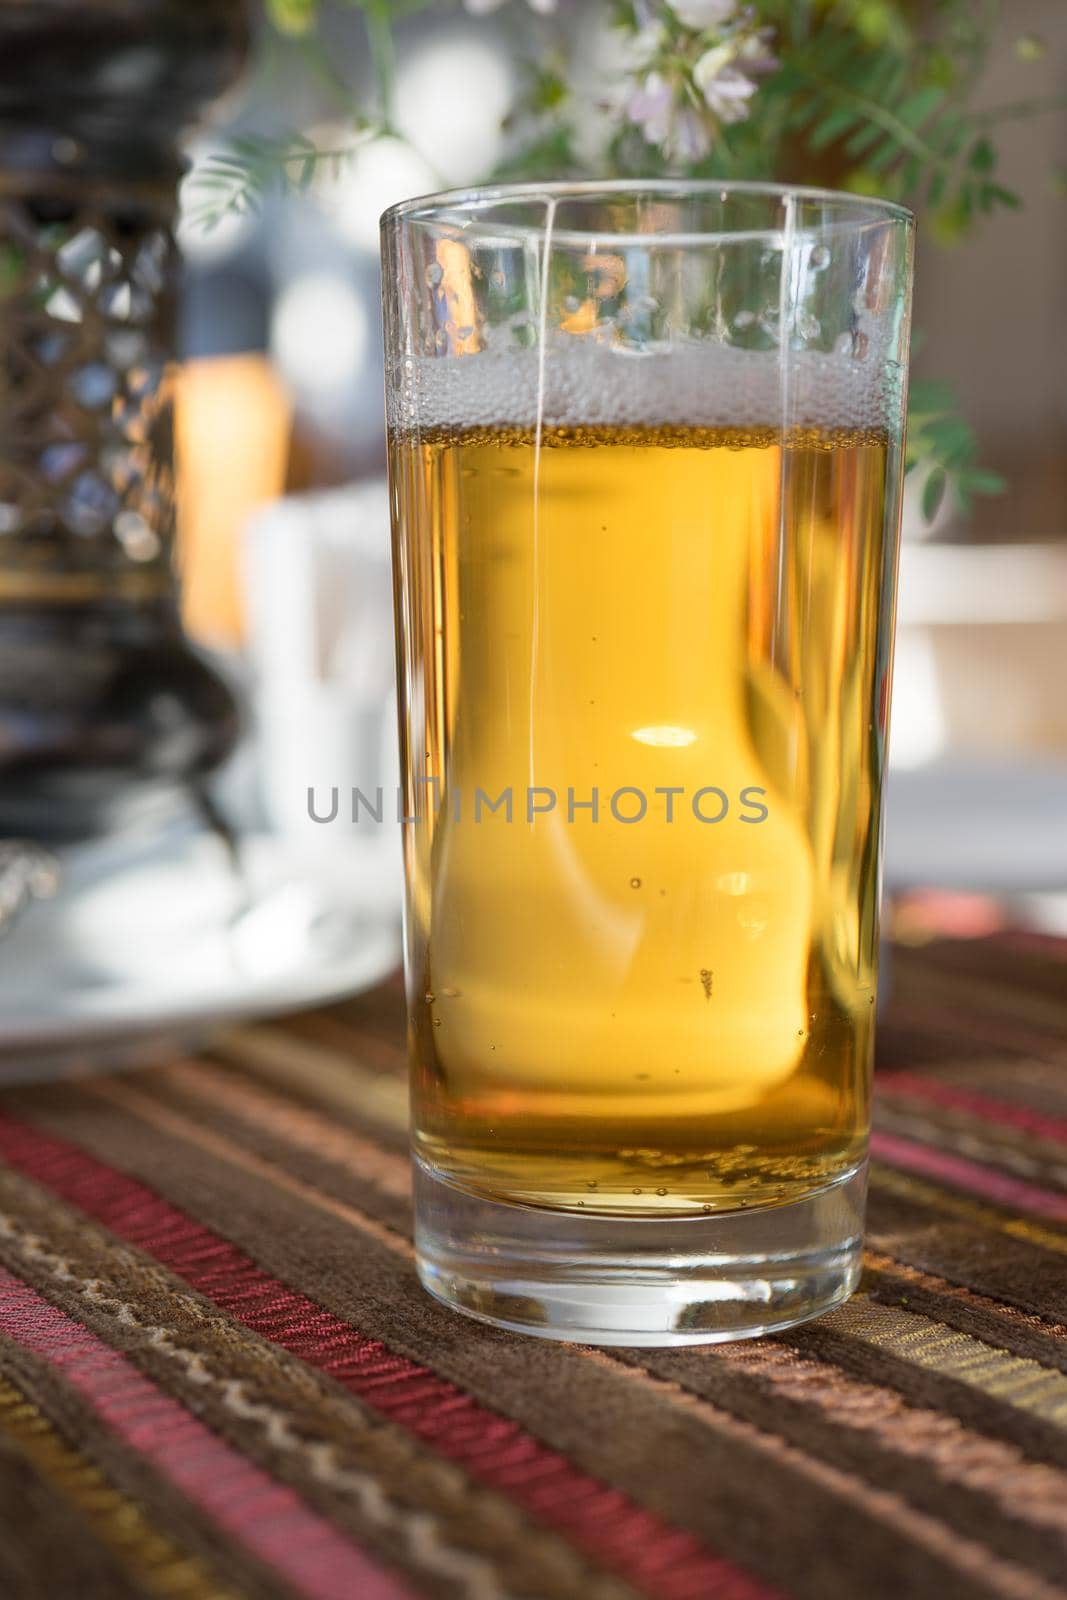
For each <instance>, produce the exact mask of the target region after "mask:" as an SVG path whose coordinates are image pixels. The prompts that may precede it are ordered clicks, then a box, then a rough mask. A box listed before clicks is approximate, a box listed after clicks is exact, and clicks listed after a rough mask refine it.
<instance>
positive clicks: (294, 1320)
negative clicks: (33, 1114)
mask: <svg viewBox="0 0 1067 1600" xmlns="http://www.w3.org/2000/svg"><path fill="white" fill-rule="evenodd" d="M0 1156H2V1157H3V1158H4V1159H6V1160H7V1161H8V1162H10V1163H11V1164H12V1165H13V1166H16V1167H18V1168H19V1169H20V1170H21V1171H23V1172H25V1173H26V1174H27V1175H28V1176H30V1177H32V1178H34V1179H35V1180H36V1181H37V1182H39V1183H41V1184H43V1185H44V1186H45V1187H46V1188H48V1189H51V1190H52V1192H53V1193H54V1194H56V1195H58V1196H60V1198H62V1199H63V1200H66V1201H68V1202H70V1203H71V1204H72V1205H74V1206H77V1207H78V1208H79V1209H80V1210H82V1211H84V1212H86V1213H87V1214H88V1215H89V1216H91V1217H93V1218H95V1219H96V1220H97V1221H98V1222H101V1223H103V1224H104V1226H105V1227H107V1228H109V1229H110V1230H111V1231H112V1233H115V1234H118V1235H119V1237H120V1238H122V1239H125V1240H126V1241H127V1242H128V1243H129V1244H132V1245H136V1246H137V1248H138V1249H140V1250H143V1251H145V1252H146V1253H147V1254H148V1255H151V1256H154V1257H155V1259H156V1260H157V1261H159V1262H160V1263H161V1264H162V1265H164V1266H166V1267H167V1268H169V1269H170V1271H172V1272H174V1273H175V1274H176V1275H177V1276H178V1277H181V1278H184V1279H185V1281H186V1282H187V1283H188V1284H190V1285H191V1286H192V1287H193V1288H194V1289H196V1290H198V1291H199V1292H200V1293H201V1294H203V1295H204V1296H206V1298H207V1299H209V1300H212V1301H214V1303H215V1304H216V1305H217V1306H218V1307H219V1308H220V1309H221V1310H223V1311H225V1312H226V1313H227V1314H228V1315H230V1316H232V1317H233V1318H235V1320H237V1321H239V1322H242V1323H243V1324H244V1325H245V1327H247V1328H251V1329H252V1330H253V1331H254V1332H256V1333H258V1334H261V1335H262V1336H263V1337H264V1338H266V1339H269V1340H271V1341H272V1342H273V1343H274V1344H278V1345H281V1346H282V1348H283V1349H285V1350H288V1351H289V1353H290V1354H291V1355H294V1356H297V1357H298V1358H299V1359H300V1360H301V1361H303V1362H305V1363H306V1364H307V1365H308V1366H310V1367H314V1368H316V1369H317V1370H318V1371H320V1372H324V1373H326V1374H327V1375H328V1376H329V1377H330V1378H332V1379H333V1380H334V1381H335V1382H337V1383H339V1384H341V1385H342V1386H343V1387H344V1388H346V1389H348V1390H349V1391H350V1392H351V1393H353V1394H355V1395H357V1396H358V1397H359V1398H360V1399H361V1400H362V1401H363V1402H364V1403H365V1404H366V1405H368V1406H370V1407H371V1408H372V1409H373V1410H375V1411H377V1412H379V1413H380V1414H381V1415H382V1416H385V1417H388V1418H389V1419H390V1421H392V1422H395V1423H397V1424H399V1425H400V1426H402V1427H404V1428H406V1429H407V1430H408V1431H409V1432H410V1433H412V1434H414V1435H415V1436H416V1437H417V1438H419V1439H422V1440H424V1441H425V1442H426V1443H428V1444H430V1445H432V1447H433V1448H434V1449H435V1450H436V1451H437V1452H438V1454H440V1455H442V1456H445V1457H447V1458H448V1459H449V1460H451V1461H455V1462H456V1463H458V1464H459V1465H460V1466H462V1467H463V1468H464V1469H465V1470H466V1471H467V1472H468V1473H469V1474H470V1475H471V1476H472V1477H474V1478H477V1479H479V1480H480V1481H482V1482H483V1483H485V1484H486V1485H487V1486H489V1487H490V1488H492V1489H494V1490H496V1491H497V1492H499V1493H503V1494H506V1495H507V1496H508V1497H509V1498H510V1499H511V1500H512V1501H514V1502H515V1503H516V1504H517V1505H518V1506H520V1507H521V1508H522V1510H524V1511H525V1512H527V1513H529V1514H530V1515H531V1516H533V1517H535V1518H537V1519H538V1520H540V1521H541V1522H543V1523H545V1524H546V1525H548V1526H549V1527H551V1528H553V1529H555V1530H556V1531H557V1532H559V1533H562V1534H563V1535H565V1536H566V1537H567V1538H568V1539H569V1540H570V1541H571V1542H572V1543H573V1544H574V1545H576V1546H577V1547H579V1548H580V1549H582V1550H584V1551H586V1552H587V1553H588V1554H589V1555H591V1556H592V1557H593V1558H594V1559H595V1560H596V1561H598V1562H599V1563H600V1564H601V1565H602V1566H604V1567H605V1568H607V1569H608V1570H610V1571H614V1572H617V1573H619V1574H621V1575H622V1576H623V1577H625V1578H626V1579H627V1581H628V1582H629V1583H630V1584H631V1585H632V1586H633V1587H634V1588H637V1589H641V1590H644V1592H645V1593H646V1594H649V1595H653V1596H655V1597H656V1600H778V1591H776V1590H772V1589H771V1588H770V1587H769V1586H768V1585H766V1584H764V1583H763V1582H762V1581H760V1580H757V1579H755V1578H753V1577H751V1576H750V1575H749V1574H747V1573H745V1572H743V1571H742V1570H741V1569H740V1568H738V1567H737V1566H735V1565H734V1564H733V1563H732V1562H730V1561H727V1560H726V1559H724V1558H723V1557H720V1556H717V1555H715V1554H714V1553H713V1552H711V1551H709V1550H708V1549H707V1548H706V1546H704V1545H703V1544H702V1543H701V1542H700V1541H699V1540H698V1539H697V1538H696V1536H695V1535H693V1534H691V1533H688V1532H686V1531H685V1530H684V1529H680V1528H674V1527H672V1526H671V1525H670V1524H668V1523H665V1522H664V1521H663V1520H662V1519H661V1518H660V1517H658V1516H657V1515H656V1514H655V1513H654V1512H652V1511H648V1510H646V1509H645V1508H644V1507H643V1506H640V1505H638V1504H637V1503H636V1502H635V1501H633V1500H631V1499H630V1498H629V1497H628V1496H627V1495H625V1494H624V1493H623V1492H622V1491H621V1490H618V1489H613V1488H611V1487H610V1486H609V1485H607V1484H605V1483H602V1482H601V1481H600V1480H599V1479H597V1478H594V1477H592V1476H590V1475H589V1474H587V1473H585V1472H583V1471H582V1469H581V1468H580V1467H577V1466H576V1465H575V1464H574V1463H573V1462H572V1461H570V1460H568V1458H567V1457H566V1456H564V1455H561V1454H560V1453H559V1452H558V1451H555V1450H552V1449H550V1448H549V1447H548V1446H547V1445H544V1444H542V1443H541V1442H540V1441H539V1440H538V1439H536V1438H534V1436H533V1435H532V1434H529V1433H526V1432H525V1431H524V1430H523V1429H522V1428H521V1427H520V1425H519V1424H518V1423H517V1422H514V1421H512V1419H511V1418H509V1417H504V1416H502V1415H500V1414H498V1413H496V1412H493V1411H490V1410H488V1409H487V1408H486V1407H484V1406H482V1405H480V1404H479V1402H478V1401H476V1400H475V1399H474V1398H473V1397H472V1396H471V1395H468V1394H465V1393H464V1392H463V1391H462V1390H460V1389H458V1388H457V1387H456V1385H455V1384H452V1383H450V1382H448V1381H447V1380H446V1379H443V1378H440V1377H438V1376H437V1375H436V1374H435V1373H433V1372H431V1371H430V1369H429V1368H427V1367H423V1366H420V1365H419V1364H418V1363H417V1362H414V1361H410V1360H408V1359H407V1357H405V1356H400V1355H397V1354H395V1353H394V1352H393V1351H391V1350H390V1349H389V1348H388V1347H387V1346H386V1345H384V1344H383V1343H382V1342H381V1341H380V1340H378V1339H369V1338H366V1337H364V1336H363V1335H362V1334H360V1333H359V1332H357V1330H356V1329H355V1328H353V1327H351V1326H350V1325H349V1324H348V1323H345V1322H342V1321H341V1319H340V1318H339V1317H336V1316H334V1315H333V1313H332V1312H330V1311H327V1310H326V1309H325V1308H324V1307H323V1306H320V1305H318V1304H317V1303H316V1302H315V1301H314V1300H311V1299H309V1298H308V1297H307V1296H306V1295H303V1294H300V1293H298V1292H297V1291H295V1290H292V1289H289V1288H288V1287H287V1286H286V1285H285V1284H284V1283H282V1282H281V1280H280V1279H278V1278H274V1277H272V1276H271V1274H270V1273H268V1272H265V1271H264V1270H263V1269H262V1268H260V1267H258V1266H256V1264H255V1262H254V1261H252V1259H251V1258H250V1257H249V1256H247V1255H245V1254H244V1252H243V1251H241V1250H239V1249H238V1248H237V1246H236V1245H233V1244H231V1243H230V1242H229V1241H228V1240H226V1239H224V1238H222V1237H221V1235H219V1234H216V1233H213V1232H212V1231H211V1229H209V1228H207V1227H205V1226H203V1224H201V1223H199V1222H197V1221H196V1220H195V1219H194V1218H193V1217H191V1216H189V1215H188V1214H187V1213H186V1212H183V1211H181V1210H179V1209H178V1207H177V1206H174V1205H171V1203H170V1202H169V1201H168V1200H164V1199H163V1197H162V1196H161V1195H159V1194H157V1193H156V1192H155V1191H154V1190H152V1189H150V1188H148V1186H147V1185H146V1184H143V1183H141V1182H140V1181H139V1180H138V1179H136V1178H131V1177H128V1176H127V1175H126V1174H125V1173H122V1172H119V1171H118V1170H117V1169H115V1168H113V1167H109V1166H107V1165H105V1164H104V1163H103V1162H102V1161H98V1160H97V1159H96V1157H95V1156H92V1155H90V1154H89V1153H88V1152H87V1151H85V1150H82V1149H80V1148H79V1147H78V1146H76V1145H73V1144H70V1143H69V1142H68V1141H66V1140H64V1139H59V1138H57V1137H55V1136H54V1135H52V1134H48V1133H44V1132H43V1131H41V1130H40V1129H38V1128H35V1127H33V1126H32V1125H30V1124H28V1123H24V1122H22V1121H20V1120H18V1119H16V1118H15V1117H11V1116H7V1115H3V1114H0ZM531 1473H534V1476H530V1474H531Z"/></svg>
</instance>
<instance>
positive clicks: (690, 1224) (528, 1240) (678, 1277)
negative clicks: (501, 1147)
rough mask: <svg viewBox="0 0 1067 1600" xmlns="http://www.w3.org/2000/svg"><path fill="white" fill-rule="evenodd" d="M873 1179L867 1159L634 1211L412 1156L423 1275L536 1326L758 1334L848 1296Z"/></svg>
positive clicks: (597, 1335) (613, 1340) (534, 1330)
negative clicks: (522, 1195) (451, 1176)
mask: <svg viewBox="0 0 1067 1600" xmlns="http://www.w3.org/2000/svg"><path fill="white" fill-rule="evenodd" d="M866 1187H867V1167H866V1163H864V1164H863V1165H862V1166H860V1167H857V1168H856V1169H855V1170H854V1171H852V1172H851V1173H849V1174H847V1175H846V1176H845V1177H843V1178H840V1179H838V1181H837V1182H836V1183H834V1184H831V1185H829V1186H828V1187H827V1188H825V1189H820V1190H818V1191H817V1192H816V1193H814V1194H811V1195H808V1196H807V1197H805V1198H804V1199H803V1200H796V1201H792V1202H791V1203H789V1204H787V1205H776V1206H767V1207H764V1208H760V1209H755V1208H753V1209H751V1210H747V1211H734V1212H724V1213H721V1214H719V1215H716V1216H707V1217H664V1218H659V1217H640V1218H634V1219H632V1220H631V1219H628V1218H625V1217H603V1216H602V1217H597V1216H590V1215H586V1216H579V1215H576V1214H575V1213H574V1212H567V1211H549V1210H546V1209H542V1208H540V1207H535V1206H522V1205H510V1204H507V1203H503V1202H500V1201H495V1200H487V1199H484V1198H482V1197H480V1196H478V1195H472V1194H468V1193H466V1192H465V1191H464V1190H462V1189H457V1188H456V1187H455V1186H454V1185H453V1184H451V1183H448V1182H446V1181H445V1180H444V1179H443V1178H441V1177H440V1176H439V1175H438V1174H436V1173H435V1172H433V1171H431V1170H430V1169H429V1168H428V1167H426V1166H425V1165H424V1164H423V1163H422V1162H420V1161H418V1160H416V1162H415V1219H416V1221H415V1247H416V1255H417V1260H418V1269H419V1276H420V1278H421V1279H422V1282H423V1284H424V1285H425V1287H426V1288H427V1289H428V1290H429V1291H430V1293H431V1294H432V1295H434V1296H435V1297H436V1298H437V1299H438V1300H442V1301H444V1303H445V1304H446V1305H449V1306H452V1307H453V1308H454V1309H455V1310H456V1311H462V1312H464V1313H465V1314H466V1315H467V1316H470V1317H477V1318H478V1319H479V1320H480V1321H482V1322H491V1323H494V1324H496V1326H497V1327H501V1328H510V1329H511V1330H512V1331H514V1332H516V1333H531V1334H536V1335H537V1336H538V1337H539V1338H541V1339H569V1340H573V1341H574V1342H575V1343H578V1344H604V1345H689V1344H717V1343H719V1342H720V1341H722V1340H725V1339H751V1338H753V1337H755V1336H756V1335H757V1334H761V1333H773V1332H774V1331H775V1330H776V1329H780V1328H788V1327H791V1326H792V1325H793V1324H794V1323H797V1322H805V1321H807V1320H808V1319H809V1318H810V1317H817V1316H819V1315H820V1314H821V1313H822V1312H824V1311H829V1310H830V1308H831V1307H832V1306H836V1305H839V1304H840V1303H841V1301H842V1300H846V1299H847V1298H848V1296H849V1295H850V1294H851V1292H852V1290H853V1289H854V1287H855V1285H856V1281H857V1279H858V1277H859V1270H860V1253H861V1248H862V1233H863V1210H864V1199H865V1195H866Z"/></svg>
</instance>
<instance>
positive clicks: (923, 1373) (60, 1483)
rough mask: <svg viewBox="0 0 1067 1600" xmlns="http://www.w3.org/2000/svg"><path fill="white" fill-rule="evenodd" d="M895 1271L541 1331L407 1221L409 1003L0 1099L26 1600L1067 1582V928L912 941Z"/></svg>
mask: <svg viewBox="0 0 1067 1600" xmlns="http://www.w3.org/2000/svg"><path fill="white" fill-rule="evenodd" d="M895 956H896V959H895V961H894V964H893V981H894V996H893V1002H892V1005H891V1007H890V1011H889V1015H888V1017H887V1018H886V1021H885V1024H884V1026H883V1028H882V1031H881V1036H880V1045H879V1076H878V1084H879V1091H880V1092H879V1097H878V1102H879V1113H878V1131H877V1134H876V1137H875V1146H874V1153H875V1167H874V1173H873V1187H872V1197H871V1213H870V1234H869V1251H868V1256H867V1271H866V1275H865V1278H864V1281H863V1285H862V1288H861V1290H860V1292H859V1293H858V1294H857V1295H856V1296H855V1297H854V1299H853V1300H852V1301H851V1302H850V1303H849V1304H848V1305H847V1306H845V1307H843V1308H841V1309H840V1310H838V1311H836V1312H834V1313H832V1314H831V1315H829V1316H828V1317H826V1318H824V1319H823V1320H822V1321H820V1322H818V1323H815V1324H812V1325H809V1326H808V1327H806V1328H802V1329H797V1330H794V1331H792V1332H790V1333H787V1334H785V1335H782V1336H780V1337H778V1338H774V1339H767V1340H762V1341H758V1342H755V1343H750V1344H743V1345H735V1346H725V1347H720V1348H718V1349H715V1350H707V1349H704V1350H689V1351H682V1352H669V1353H668V1352H644V1351H626V1352H607V1351H600V1352H595V1351H590V1350H585V1349H577V1348H568V1347H564V1346H558V1345H546V1344H540V1343H537V1342H534V1341H526V1340H521V1339H517V1338H512V1337H509V1336H507V1335H504V1334H500V1333H497V1332H495V1331H494V1330H491V1329H488V1328H482V1327H480V1326H478V1325H477V1324H474V1323H471V1322H469V1321H467V1320H465V1319H460V1318H458V1317H455V1316H453V1315H451V1314H449V1313H447V1312H445V1311H443V1310H441V1309H439V1308H438V1307H436V1306H435V1305H434V1304H433V1303H432V1302H431V1301H430V1300H429V1299H428V1298H427V1297H426V1296H425V1295H424V1294H423V1293H422V1292H421V1290H420V1289H419V1288H418V1286H417V1284H416V1282H415V1278H414V1274H413V1271H412V1260H411V1244H410V1237H409V1183H408V1171H407V1163H406V1156H405V1133H404V1122H405V1088H404V1082H403V1059H402V1025H401V995H400V990H399V987H398V986H397V985H396V984H393V985H389V986H386V987H385V988H383V989H381V990H378V991H377V992H375V993H374V994H372V995H368V996H365V997H363V998H361V999H359V1000H354V1001H351V1002H349V1003H347V1004H345V1005H341V1006H336V1007H333V1008H331V1009H329V1010H325V1011H319V1012H313V1013H306V1014H302V1015H299V1016H293V1017H288V1018H284V1019H282V1020H281V1021H277V1022H272V1023H267V1024H261V1025H257V1026H252V1027H242V1028H239V1029H237V1030H236V1031H234V1032H232V1033H230V1034H228V1035H227V1036H226V1037H225V1038H223V1039H221V1040H220V1041H219V1042H218V1043H217V1045H216V1047H215V1048H214V1049H212V1050H211V1051H210V1052H208V1053H207V1054H205V1055H203V1056H200V1057H198V1058H196V1059H183V1060H178V1061H175V1062H173V1063H171V1064H168V1065H165V1066H155V1067H151V1068H146V1069H145V1070H144V1071H142V1072H140V1073H133V1074H124V1075H114V1076H109V1077H86V1078H84V1079H82V1080H80V1081H78V1082H75V1083H65V1084H63V1085H62V1086H48V1087H36V1088H32V1089H11V1090H8V1091H6V1092H4V1094H3V1095H2V1096H0V1507H2V1508H3V1509H2V1517H3V1535H2V1538H0V1596H3V1597H4V1600H24V1597H25V1600H68V1597H69V1600H126V1597H128V1596H159V1597H163V1600H223V1597H226V1600H237V1597H257V1600H258V1597H263V1600H283V1597H285V1600H293V1597H294V1596H305V1597H308V1600H400V1597H408V1596H448V1597H452V1596H455V1597H461V1596H462V1597H468V1596H469V1597H471V1600H503V1597H506V1596H516V1597H520V1596H523V1597H532V1600H627V1597H630V1600H632V1597H636V1596H645V1597H651V1600H786V1597H794V1600H859V1597H863V1600H901V1597H905V1600H927V1597H929V1600H956V1597H958V1600H976V1597H977V1600H981V1597H985V1596H997V1597H1002V1600H1055V1597H1059V1600H1067V944H1058V943H1056V942H1054V941H1051V940H1046V939H1040V938H1036V937H1024V936H1021V935H1018V936H1006V935H1000V936H997V937H990V938H982V939H972V940H967V941H956V942H949V941H940V942H933V943H930V944H928V945H926V946H925V947H922V948H915V949H909V948H901V949H899V950H898V951H897V952H895Z"/></svg>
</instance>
